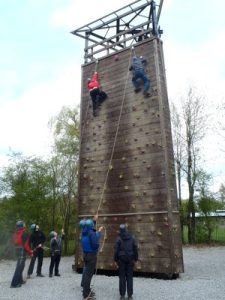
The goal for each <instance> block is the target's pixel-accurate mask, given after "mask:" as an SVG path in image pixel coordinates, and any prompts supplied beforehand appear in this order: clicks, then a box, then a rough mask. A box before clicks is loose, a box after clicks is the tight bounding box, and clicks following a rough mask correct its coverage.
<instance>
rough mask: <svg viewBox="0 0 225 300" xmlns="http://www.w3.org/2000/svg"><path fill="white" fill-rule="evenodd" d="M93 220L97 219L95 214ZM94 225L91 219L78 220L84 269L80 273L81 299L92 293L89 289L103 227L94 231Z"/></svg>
mask: <svg viewBox="0 0 225 300" xmlns="http://www.w3.org/2000/svg"><path fill="white" fill-rule="evenodd" d="M95 220H97V216H95ZM94 225H95V223H94V221H93V220H91V219H87V220H85V219H84V220H81V221H80V226H81V227H82V232H81V246H82V249H83V261H84V266H83V268H84V270H83V275H82V286H83V299H89V297H90V296H91V295H92V294H93V293H92V291H91V289H90V285H91V279H92V277H93V275H94V271H95V268H96V263H97V253H98V249H99V240H100V238H101V231H102V229H103V227H100V228H99V229H98V231H96V230H95V229H94Z"/></svg>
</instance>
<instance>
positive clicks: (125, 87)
mask: <svg viewBox="0 0 225 300" xmlns="http://www.w3.org/2000/svg"><path fill="white" fill-rule="evenodd" d="M132 51H133V47H132V48H131V51H130V57H129V63H128V70H127V75H126V82H125V86H124V91H123V97H122V102H121V107H120V114H119V118H118V122H117V128H116V133H115V137H114V141H113V147H112V151H111V155H110V159H109V165H108V169H107V173H106V177H105V181H104V184H103V189H102V193H101V197H100V200H99V204H98V208H97V212H96V215H98V212H99V210H100V208H101V205H102V201H103V197H104V193H105V187H106V184H107V180H108V177H109V172H110V170H111V169H112V159H113V155H114V151H115V146H116V142H117V136H118V132H119V127H120V121H121V117H122V112H123V107H124V101H125V96H126V89H127V83H128V78H129V66H130V63H131V56H132ZM96 225H97V223H96Z"/></svg>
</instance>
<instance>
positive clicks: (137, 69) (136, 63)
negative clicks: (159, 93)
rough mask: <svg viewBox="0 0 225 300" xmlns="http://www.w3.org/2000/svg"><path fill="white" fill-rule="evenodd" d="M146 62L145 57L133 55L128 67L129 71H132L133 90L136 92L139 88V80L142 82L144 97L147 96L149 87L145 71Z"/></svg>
mask: <svg viewBox="0 0 225 300" xmlns="http://www.w3.org/2000/svg"><path fill="white" fill-rule="evenodd" d="M146 64H147V61H146V59H144V58H143V57H142V56H140V57H139V56H134V57H133V59H132V64H131V66H130V68H129V70H130V71H132V72H133V77H132V83H133V86H134V92H135V93H138V92H139V91H140V90H141V88H140V80H141V81H143V83H144V91H143V94H144V96H145V97H149V92H148V90H149V88H150V80H149V79H148V78H147V76H146V73H145V65H146Z"/></svg>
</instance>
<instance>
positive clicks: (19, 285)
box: [10, 283, 22, 288]
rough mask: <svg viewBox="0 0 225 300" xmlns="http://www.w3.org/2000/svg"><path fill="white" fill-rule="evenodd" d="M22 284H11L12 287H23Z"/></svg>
mask: <svg viewBox="0 0 225 300" xmlns="http://www.w3.org/2000/svg"><path fill="white" fill-rule="evenodd" d="M21 285H22V284H20V283H19V284H16V285H11V286H10V287H11V288H18V287H21Z"/></svg>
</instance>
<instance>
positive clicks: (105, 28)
mask: <svg viewBox="0 0 225 300" xmlns="http://www.w3.org/2000/svg"><path fill="white" fill-rule="evenodd" d="M162 3H163V1H162V0H161V1H159V3H158V4H157V3H156V2H155V1H151V0H138V1H135V2H133V3H131V4H129V5H127V6H125V7H123V8H121V9H119V10H117V11H115V12H113V13H111V14H109V15H107V16H105V17H103V18H101V19H98V20H97V21H95V22H92V23H90V24H87V25H85V26H83V27H81V28H78V29H77V30H75V31H73V32H72V33H73V34H75V35H77V36H79V37H82V38H84V39H85V49H84V64H83V66H82V94H81V136H80V170H79V203H78V215H79V218H83V217H88V218H89V217H90V218H91V217H93V216H94V215H95V214H96V213H98V216H99V218H98V223H97V226H104V228H105V234H104V239H103V243H104V245H103V248H102V250H101V251H100V253H99V257H98V266H97V267H98V269H99V270H102V271H113V270H114V269H115V266H114V263H113V245H114V242H115V239H116V236H117V234H118V229H119V225H120V224H121V223H126V224H127V225H128V229H129V231H131V232H132V233H133V234H134V235H135V236H136V238H137V240H138V244H139V257H140V261H139V262H138V263H137V265H136V269H135V271H136V272H140V273H157V274H166V275H170V276H171V275H174V274H175V275H176V274H179V273H181V272H183V255H182V243H181V232H180V221H179V209H178V201H177V194H176V179H175V172H174V158H173V146H172V137H171V125H170V111H169V104H168V96H167V87H166V76H165V65H164V58H163V48H162V41H161V39H160V35H161V34H162V30H161V29H160V28H159V27H158V21H159V17H160V13H161V8H162ZM134 54H135V55H137V56H143V57H145V58H146V60H147V67H146V73H147V76H148V78H150V81H151V88H150V97H148V98H145V97H144V96H143V94H142V92H140V93H137V94H136V93H134V89H133V86H132V82H131V78H132V74H131V72H130V71H129V66H130V64H131V59H132V56H133V55H134ZM95 71H97V72H98V74H99V79H100V84H101V87H102V89H103V90H104V91H105V92H106V93H107V95H108V98H107V100H106V101H105V102H104V103H103V104H102V106H101V108H100V110H99V111H98V115H97V116H96V117H93V116H92V108H91V101H90V95H89V92H88V89H87V78H88V77H90V76H91V75H92V74H93V73H94V72H95ZM78 240H79V234H78V235H77V247H76V253H75V269H76V270H80V269H81V268H82V251H81V248H80V245H79V242H78Z"/></svg>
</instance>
